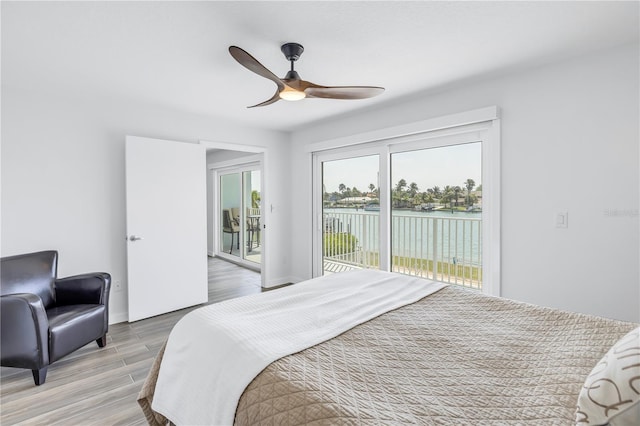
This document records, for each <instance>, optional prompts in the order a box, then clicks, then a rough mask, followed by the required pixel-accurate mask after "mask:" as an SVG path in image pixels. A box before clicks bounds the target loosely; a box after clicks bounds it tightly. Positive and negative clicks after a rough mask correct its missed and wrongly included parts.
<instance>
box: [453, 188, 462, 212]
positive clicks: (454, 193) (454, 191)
mask: <svg viewBox="0 0 640 426" xmlns="http://www.w3.org/2000/svg"><path fill="white" fill-rule="evenodd" d="M461 192H462V188H460V187H459V186H457V185H456V186H454V187H453V196H454V199H455V202H456V207H457V206H458V197H459V196H460V193H461Z"/></svg>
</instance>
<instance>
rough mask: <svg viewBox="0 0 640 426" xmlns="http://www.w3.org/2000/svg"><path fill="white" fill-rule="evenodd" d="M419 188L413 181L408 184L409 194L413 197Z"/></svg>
mask: <svg viewBox="0 0 640 426" xmlns="http://www.w3.org/2000/svg"><path fill="white" fill-rule="evenodd" d="M419 190H420V189H419V188H418V184H417V183H415V182H411V183H410V184H409V195H410V196H411V197H412V198H413V197H415V196H416V194H417V193H418V191H419Z"/></svg>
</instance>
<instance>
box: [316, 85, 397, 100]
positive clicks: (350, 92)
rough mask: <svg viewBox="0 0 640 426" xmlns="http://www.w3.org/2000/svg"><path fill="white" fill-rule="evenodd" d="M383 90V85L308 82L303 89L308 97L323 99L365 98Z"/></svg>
mask: <svg viewBox="0 0 640 426" xmlns="http://www.w3.org/2000/svg"><path fill="white" fill-rule="evenodd" d="M382 92H384V87H376V86H333V87H324V86H317V85H315V84H310V85H309V87H307V88H305V89H304V93H306V95H307V97H308V98H325V99H366V98H372V97H374V96H377V95H379V94H381V93H382Z"/></svg>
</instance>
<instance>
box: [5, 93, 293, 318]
mask: <svg viewBox="0 0 640 426" xmlns="http://www.w3.org/2000/svg"><path fill="white" fill-rule="evenodd" d="M127 134H129V135H136V136H146V137H152V138H158V139H169V140H177V141H184V142H191V143H197V142H198V141H199V140H209V141H221V142H228V143H237V144H250V145H258V146H265V147H267V154H271V151H273V152H274V154H273V155H270V157H269V158H270V161H269V162H268V163H267V164H265V183H266V186H267V190H268V192H269V194H270V197H271V200H272V202H273V204H274V205H276V206H279V205H282V204H285V203H286V204H287V205H288V199H285V197H288V192H287V191H285V190H284V189H283V184H282V183H283V182H286V181H287V179H288V174H287V173H286V170H287V168H286V167H283V165H282V163H281V162H283V161H284V160H282V158H283V156H282V153H283V152H286V151H283V150H285V148H286V147H288V136H287V135H285V134H283V133H279V132H272V131H263V130H259V129H249V128H246V127H240V126H237V125H233V123H229V122H228V121H222V120H215V119H212V118H211V117H200V116H192V115H184V114H180V113H178V112H174V111H167V110H162V109H159V108H157V107H149V106H143V105H134V104H132V103H117V104H113V103H110V102H109V101H108V100H104V99H65V98H64V97H60V96H58V97H55V98H54V97H49V96H47V95H45V94H33V93H26V92H18V91H14V90H12V89H11V88H6V87H3V92H2V156H1V160H2V205H1V213H2V216H1V218H2V226H1V232H2V234H1V236H2V244H1V255H2V256H8V255H12V254H17V253H25V252H29V251H36V250H43V249H57V250H59V252H60V263H59V275H60V276H68V275H72V274H76V273H84V272H89V271H106V272H109V273H111V274H112V276H113V279H114V280H120V281H122V283H123V291H121V292H113V291H112V294H111V307H110V315H111V318H110V319H111V322H118V321H123V320H126V312H127V300H126V295H127V292H126V285H127V282H126V244H125V232H126V230H125V193H124V189H125V177H124V140H125V135H127ZM280 216H283V217H280ZM266 220H268V221H269V227H270V229H271V230H273V232H274V233H279V232H282V230H281V229H280V228H279V227H282V226H283V224H286V223H287V222H288V221H289V220H290V218H289V212H288V210H287V209H275V210H274V212H273V213H272V214H271V215H270V217H268V218H267V219H266ZM280 247H281V246H280V245H276V244H272V246H270V247H268V248H267V249H268V250H270V252H269V258H268V260H267V259H265V261H269V262H270V263H269V264H267V265H265V266H266V269H267V271H268V273H269V274H270V276H272V277H273V280H272V281H277V279H278V277H284V280H285V281H286V280H287V279H288V275H289V270H288V269H287V262H288V260H287V258H288V247H286V246H285V247H284V249H280ZM285 281H283V282H285Z"/></svg>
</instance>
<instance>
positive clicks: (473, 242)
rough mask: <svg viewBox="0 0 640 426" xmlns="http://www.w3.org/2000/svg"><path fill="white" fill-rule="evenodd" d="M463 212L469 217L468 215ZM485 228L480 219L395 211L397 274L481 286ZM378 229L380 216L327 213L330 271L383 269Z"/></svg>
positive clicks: (393, 235) (326, 251)
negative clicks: (380, 263)
mask: <svg viewBox="0 0 640 426" xmlns="http://www.w3.org/2000/svg"><path fill="white" fill-rule="evenodd" d="M458 214H459V215H461V216H462V215H465V213H463V212H460V213H458ZM481 224H482V221H481V219H480V218H477V217H457V216H456V217H442V216H438V214H437V213H430V214H429V215H427V214H421V213H417V214H411V212H408V213H405V214H399V213H397V212H396V211H394V212H393V214H392V219H391V241H392V244H391V265H392V271H394V272H399V273H401V274H407V275H413V276H419V277H424V278H429V279H432V280H437V281H444V282H447V283H452V284H458V285H462V286H465V287H472V288H478V289H480V288H482V245H481V241H482V235H481V232H482V226H481ZM379 229H380V220H379V214H378V213H368V212H355V213H354V212H339V211H337V212H326V211H325V213H324V241H323V244H324V260H325V262H324V264H325V270H327V272H331V271H335V270H344V269H355V268H374V269H375V268H378V266H379V253H380V249H379V242H380V238H379V236H378V235H379ZM336 264H338V265H336Z"/></svg>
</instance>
